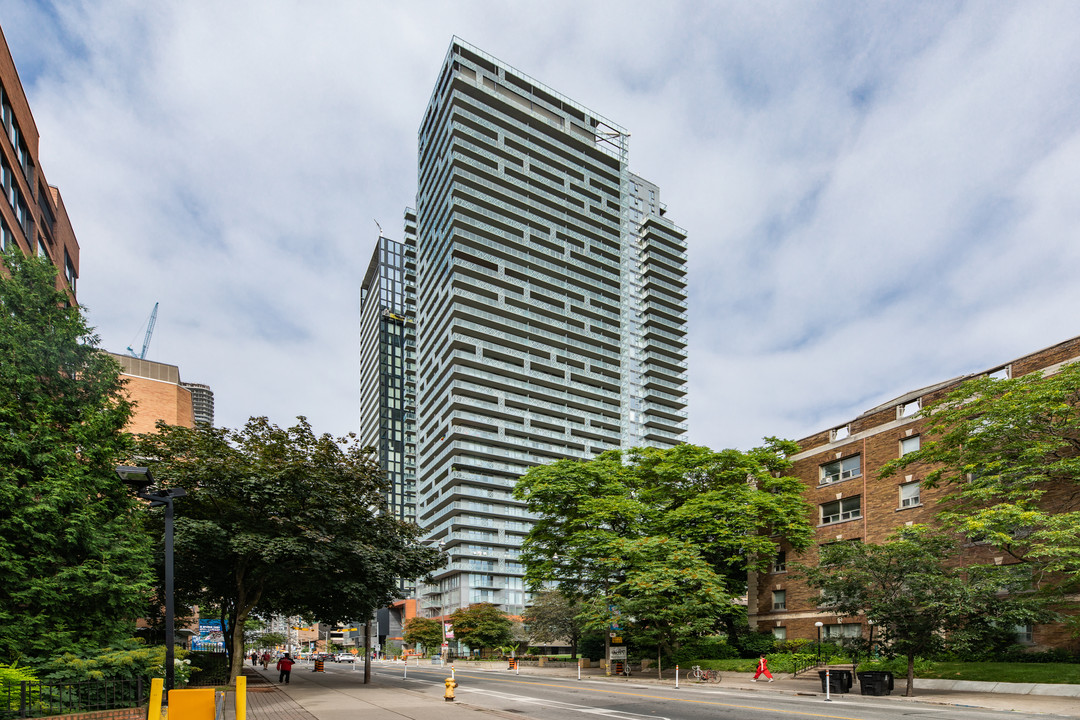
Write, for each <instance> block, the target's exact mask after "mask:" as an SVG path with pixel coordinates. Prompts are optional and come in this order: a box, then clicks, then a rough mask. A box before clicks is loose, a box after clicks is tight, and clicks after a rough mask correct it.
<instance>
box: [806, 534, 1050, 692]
mask: <svg viewBox="0 0 1080 720" xmlns="http://www.w3.org/2000/svg"><path fill="white" fill-rule="evenodd" d="M957 552H958V548H957V546H956V540H955V538H953V537H951V536H949V535H946V534H944V533H940V532H935V531H932V530H931V529H929V528H927V527H924V526H918V525H916V526H912V527H907V528H903V529H902V530H901V531H900V532H898V533H897V534H896V535H894V536H892V537H891V538H890V539H889V541H888V542H886V543H883V544H880V545H876V544H871V543H862V542H839V543H833V544H831V545H826V546H824V547H822V548H821V554H820V558H819V564H818V565H817V566H814V567H808V566H800V568H799V569H800V571H801V572H803V573H805V576H806V578H807V582H808V584H809V585H810V587H813V588H818V589H820V590H822V597H821V600H820V602H819V607H821V608H822V609H823V610H825V611H826V612H829V613H835V614H836V615H837V616H838V617H850V616H856V615H865V616H866V618H867V619H868V620H870V621H872V622H873V623H874V626H875V628H876V629H877V631H878V638H879V640H880V642H881V644H882V646H883V647H884V648H886V649H887V651H888V652H889V653H890V654H895V655H900V656H903V657H906V658H907V660H908V670H907V673H906V674H907V677H908V687H907V694H908V695H911V694H912V687H913V679H914V663H915V658H916V657H918V656H924V657H926V656H930V655H932V654H933V653H935V652H939V651H941V650H943V649H946V648H952V649H953V650H956V651H961V652H962V651H964V649H965V648H971V647H973V646H975V645H977V644H979V643H981V642H983V641H984V639H985V638H986V637H987V636H988V635H992V634H995V633H998V632H1000V628H1002V627H1010V626H1013V625H1018V624H1028V623H1037V622H1044V621H1047V620H1049V619H1051V618H1052V617H1053V613H1051V612H1049V611H1048V610H1046V609H1045V605H1044V603H1043V602H1042V600H1041V598H1039V597H1038V596H1034V595H1031V594H1022V591H1023V590H1025V589H1026V588H1027V586H1028V583H1027V582H1025V580H1024V578H1023V577H1022V576H1020V575H1019V574H1017V573H1016V572H1014V571H1013V569H1010V568H983V567H976V566H965V567H960V566H959V565H958V564H957V563H956V562H954V560H955V557H956V554H957ZM1010 591H1012V592H1011V593H1010Z"/></svg>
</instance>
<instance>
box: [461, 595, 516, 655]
mask: <svg viewBox="0 0 1080 720" xmlns="http://www.w3.org/2000/svg"><path fill="white" fill-rule="evenodd" d="M450 623H451V626H452V627H453V629H454V638H455V639H456V640H458V641H459V642H462V643H464V644H466V645H468V646H469V648H470V649H473V650H483V649H484V648H496V647H499V646H501V645H506V644H508V643H509V642H510V641H511V640H513V632H512V630H513V622H512V621H511V620H510V618H509V617H507V615H506V614H505V613H504V612H502V611H501V610H499V608H498V607H497V606H496V605H493V604H491V603H473V604H472V605H470V606H468V607H464V608H458V609H457V610H455V611H454V612H453V613H451V614H450Z"/></svg>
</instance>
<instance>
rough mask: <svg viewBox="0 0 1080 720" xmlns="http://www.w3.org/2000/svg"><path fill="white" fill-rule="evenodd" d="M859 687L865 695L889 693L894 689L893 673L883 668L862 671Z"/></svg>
mask: <svg viewBox="0 0 1080 720" xmlns="http://www.w3.org/2000/svg"><path fill="white" fill-rule="evenodd" d="M859 688H860V690H861V692H862V694H863V695H888V694H890V693H891V692H892V689H893V674H892V673H891V672H887V671H882V670H867V671H865V672H861V673H859Z"/></svg>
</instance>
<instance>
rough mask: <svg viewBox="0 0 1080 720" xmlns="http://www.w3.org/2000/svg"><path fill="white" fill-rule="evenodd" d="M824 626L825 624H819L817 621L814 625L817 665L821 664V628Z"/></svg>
mask: <svg viewBox="0 0 1080 720" xmlns="http://www.w3.org/2000/svg"><path fill="white" fill-rule="evenodd" d="M824 624H825V623H823V622H821V621H820V620H818V621H817V622H816V623H814V627H816V628H817V661H818V665H820V664H821V626H822V625H824Z"/></svg>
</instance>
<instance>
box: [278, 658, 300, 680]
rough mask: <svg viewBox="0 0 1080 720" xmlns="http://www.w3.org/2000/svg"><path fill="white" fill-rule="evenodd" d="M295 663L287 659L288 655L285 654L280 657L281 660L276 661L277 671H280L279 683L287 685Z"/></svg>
mask: <svg viewBox="0 0 1080 720" xmlns="http://www.w3.org/2000/svg"><path fill="white" fill-rule="evenodd" d="M295 664H296V663H294V662H293V659H292V658H291V657H289V653H285V654H284V655H282V656H281V659H280V660H278V661H277V669H278V670H280V671H281V675H279V676H278V682H279V683H282V682H283V683H285V684H286V685H288V684H289V675H290V674H292V666H293V665H295Z"/></svg>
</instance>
